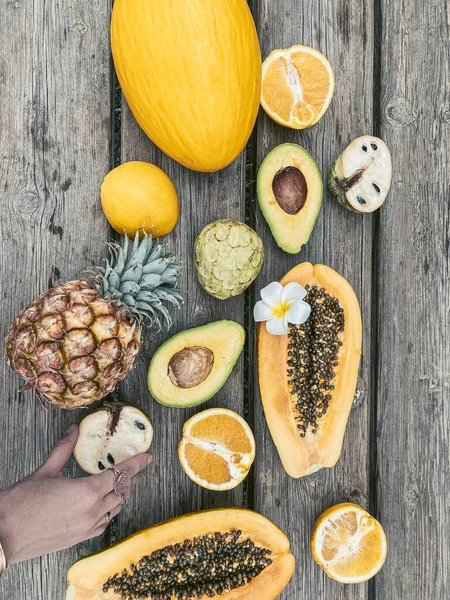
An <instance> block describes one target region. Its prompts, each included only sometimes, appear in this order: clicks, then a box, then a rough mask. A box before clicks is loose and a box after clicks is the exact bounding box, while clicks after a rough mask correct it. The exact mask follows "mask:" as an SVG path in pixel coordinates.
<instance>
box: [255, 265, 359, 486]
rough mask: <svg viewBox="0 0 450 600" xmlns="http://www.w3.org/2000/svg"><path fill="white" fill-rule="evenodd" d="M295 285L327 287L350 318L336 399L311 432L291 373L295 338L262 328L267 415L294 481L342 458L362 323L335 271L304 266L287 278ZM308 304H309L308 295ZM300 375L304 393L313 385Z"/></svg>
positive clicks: (335, 370)
mask: <svg viewBox="0 0 450 600" xmlns="http://www.w3.org/2000/svg"><path fill="white" fill-rule="evenodd" d="M290 282H297V283H299V284H300V285H302V286H303V287H305V288H306V287H307V286H309V289H311V288H314V287H317V288H319V289H323V290H324V292H325V294H326V295H327V294H329V295H331V297H333V298H335V299H337V300H338V302H339V305H340V307H341V308H342V309H343V315H344V326H343V331H340V333H339V335H338V339H339V342H341V345H340V347H339V352H338V355H337V363H338V365H337V366H332V368H333V375H334V376H333V378H332V380H331V382H330V384H332V387H333V389H327V390H326V391H325V392H324V393H325V395H327V396H329V397H330V399H329V400H328V401H327V402H328V405H327V407H326V413H325V414H323V415H322V416H320V417H319V418H318V419H317V427H312V426H311V425H309V426H308V428H307V430H306V432H305V431H303V430H302V429H299V423H302V420H301V418H302V417H301V409H299V404H298V395H297V394H296V393H294V394H293V393H291V392H292V389H293V388H292V384H291V383H290V382H292V377H293V376H292V369H291V374H288V369H289V365H288V360H289V357H288V352H289V351H290V348H288V345H289V340H290V338H289V337H288V335H271V334H269V333H268V332H267V329H266V326H265V323H261V324H260V325H259V331H258V373H259V385H260V391H261V398H262V402H263V406H264V412H265V416H266V419H267V423H268V426H269V429H270V432H271V435H272V438H273V441H274V443H275V445H276V447H277V450H278V453H279V455H280V458H281V461H282V463H283V466H284V468H285V470H286V471H287V473H288V474H289V475H290V476H291V477H294V478H298V477H303V476H305V475H309V474H311V473H314V472H315V471H318V470H319V469H321V468H323V467H332V466H334V465H335V464H336V462H337V461H338V459H339V457H340V454H341V450H342V443H343V439H344V434H345V428H346V425H347V420H348V417H349V413H350V410H351V406H352V402H353V398H354V394H355V390H356V384H357V379H358V369H359V363H360V356H361V346H362V321H361V311H360V307H359V302H358V299H357V297H356V294H355V292H354V291H353V289H352V287H351V285H350V284H349V283H348V282H347V281H346V280H345V279H344V278H343V277H342V276H341V275H339V274H338V273H337V272H336V271H334V270H333V269H331V268H330V267H327V266H325V265H312V264H311V263H301V264H299V265H297V266H296V267H294V268H293V269H291V271H289V272H288V273H287V274H286V275H285V276H284V277H283V279H282V280H281V283H282V285H286V284H288V283H290ZM305 301H306V302H308V297H306V298H305ZM310 318H312V317H310ZM297 327H298V326H297ZM309 350H310V351H311V348H309ZM309 368H310V369H311V363H310V364H309ZM296 373H297V371H296ZM299 376H300V382H301V383H300V387H301V389H303V386H308V385H311V382H310V381H308V380H305V379H304V378H303V375H302V373H301V372H300V375H299ZM330 387H331V385H330ZM313 430H314V431H315V433H313ZM302 433H303V434H304V436H302V435H301V434H302Z"/></svg>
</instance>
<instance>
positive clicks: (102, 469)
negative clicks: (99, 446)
mask: <svg viewBox="0 0 450 600" xmlns="http://www.w3.org/2000/svg"><path fill="white" fill-rule="evenodd" d="M97 466H98V468H99V469H100V471H104V470H105V468H106V467H105V465H104V464H103V463H102V462H101V461H98V465H97Z"/></svg>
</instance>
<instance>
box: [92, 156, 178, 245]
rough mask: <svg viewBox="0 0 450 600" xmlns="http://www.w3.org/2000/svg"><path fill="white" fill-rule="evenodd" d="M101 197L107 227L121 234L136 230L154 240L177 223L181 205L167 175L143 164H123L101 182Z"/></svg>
mask: <svg viewBox="0 0 450 600" xmlns="http://www.w3.org/2000/svg"><path fill="white" fill-rule="evenodd" d="M100 197H101V201H102V208H103V212H104V213H105V216H106V218H107V219H108V221H109V224H110V225H111V227H112V228H113V229H115V230H116V231H117V232H118V233H120V234H121V235H124V233H125V231H126V232H127V235H128V236H129V237H131V238H133V237H134V236H135V234H136V231H138V230H141V237H142V235H143V232H144V231H145V232H146V233H151V234H152V235H153V237H155V238H156V237H161V236H163V235H167V234H168V233H170V232H171V231H172V229H173V228H174V227H175V225H176V224H177V221H178V218H179V216H180V204H179V201H178V194H177V190H176V189H175V186H174V184H173V182H172V180H171V179H170V177H169V176H168V175H166V173H164V171H162V170H161V169H160V168H159V167H157V166H156V165H152V164H150V163H146V162H140V161H132V162H126V163H124V164H122V165H120V166H118V167H116V168H115V169H113V170H112V171H110V172H109V173H108V174H107V175H106V177H105V179H104V180H103V183H102V187H101V192H100Z"/></svg>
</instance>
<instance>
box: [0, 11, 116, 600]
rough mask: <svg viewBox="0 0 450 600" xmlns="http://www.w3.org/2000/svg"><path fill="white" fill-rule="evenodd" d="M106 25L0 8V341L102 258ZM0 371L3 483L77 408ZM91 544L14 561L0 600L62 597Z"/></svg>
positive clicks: (62, 14) (28, 466)
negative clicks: (30, 308)
mask: <svg viewBox="0 0 450 600" xmlns="http://www.w3.org/2000/svg"><path fill="white" fill-rule="evenodd" d="M109 18H110V2H109V0H108V1H106V2H100V3H94V4H93V3H92V2H90V1H88V0H79V1H78V2H76V3H73V2H67V1H61V0H58V1H56V2H45V1H44V0H34V1H33V2H25V1H23V0H14V1H8V2H4V3H2V18H1V20H0V56H1V60H0V92H1V97H2V127H1V128H0V148H1V155H0V156H1V159H0V181H1V185H2V196H1V203H2V218H1V220H0V240H1V245H0V269H1V271H0V282H1V284H0V285H1V298H2V303H1V305H0V312H1V317H0V339H2V340H3V339H4V338H5V336H6V333H7V330H8V328H9V325H10V323H12V321H13V318H14V317H15V315H16V314H17V313H18V312H19V310H20V309H21V308H23V307H25V306H26V305H27V304H28V303H29V302H30V301H32V300H33V299H34V298H35V297H36V296H37V295H38V294H39V293H41V292H43V291H45V290H46V289H47V288H48V287H49V286H52V285H54V284H56V283H57V282H62V281H66V280H70V279H71V278H76V277H78V276H80V275H82V274H83V270H84V269H85V268H86V267H88V266H89V265H91V264H96V263H98V261H100V260H101V259H102V258H103V256H104V252H105V248H104V242H105V240H106V239H107V237H108V234H109V230H108V227H107V223H106V221H105V219H104V217H103V214H102V211H101V207H100V203H99V201H98V191H99V185H100V182H101V180H102V177H103V175H104V174H105V173H106V172H107V171H108V168H109V162H110V159H109V143H110V87H109V81H110V58H109V34H108V29H109ZM2 348H3V344H2ZM0 368H1V377H0V379H1V398H2V418H1V421H0V434H1V446H2V451H1V453H0V487H5V486H7V485H10V484H12V483H13V482H14V481H16V480H17V479H19V478H21V477H23V476H25V475H27V474H28V473H30V472H31V471H32V470H33V469H35V468H36V467H37V466H38V465H39V464H40V463H41V462H42V461H43V460H44V458H45V456H46V455H47V452H48V450H49V448H50V447H51V446H52V445H53V444H54V443H55V442H56V441H57V440H58V439H59V437H60V436H61V434H62V433H63V431H64V429H65V428H66V427H67V425H68V424H69V423H71V422H73V421H78V420H80V418H81V413H69V412H67V411H61V410H59V409H57V408H53V407H51V408H50V409H49V411H48V412H45V411H44V410H43V409H42V408H41V407H40V406H39V404H38V403H37V401H36V400H35V398H34V395H33V394H32V393H30V392H27V393H26V394H23V395H19V394H18V388H19V378H18V377H17V376H16V375H14V374H13V372H12V370H11V369H9V367H8V366H7V364H6V361H5V360H2V361H1V367H0ZM71 472H72V473H75V472H76V473H78V474H79V471H75V470H74V468H72V471H71ZM99 543H100V542H99V541H98V540H97V541H95V542H91V543H86V544H82V545H80V546H79V547H78V548H77V549H72V550H69V551H66V552H62V553H59V554H58V555H51V556H48V557H45V558H42V559H36V560H33V561H30V562H27V563H24V564H21V565H17V566H13V567H12V568H11V569H10V570H9V571H8V573H7V575H6V576H5V577H4V578H2V580H1V582H0V596H1V597H2V598H24V599H25V598H26V599H31V598H32V599H33V600H48V598H63V597H64V588H65V576H66V570H67V568H68V567H69V565H70V564H71V563H72V562H73V561H74V560H75V559H76V558H78V557H80V556H82V555H84V554H86V553H88V552H92V551H94V550H95V549H97V548H98V547H99Z"/></svg>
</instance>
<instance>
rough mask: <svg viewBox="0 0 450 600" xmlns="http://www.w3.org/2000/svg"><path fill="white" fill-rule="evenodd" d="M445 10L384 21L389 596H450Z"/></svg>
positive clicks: (393, 11)
mask: <svg viewBox="0 0 450 600" xmlns="http://www.w3.org/2000/svg"><path fill="white" fill-rule="evenodd" d="M448 8H449V7H448V3H446V2H438V1H432V2H427V3H425V4H423V3H422V2H419V0H415V1H413V2H410V3H403V2H402V3H397V2H389V1H388V0H385V1H383V2H382V3H381V8H380V15H379V22H380V48H381V56H380V76H379V86H380V92H381V96H380V106H379V120H380V128H381V137H382V138H383V139H385V140H386V142H387V143H388V145H389V146H390V148H391V151H392V154H393V161H394V179H393V187H392V190H391V193H390V199H389V200H388V201H387V203H386V206H385V208H384V209H383V211H382V212H381V218H380V225H379V238H380V243H379V251H378V265H379V268H378V271H379V282H380V283H379V285H380V303H379V307H378V331H379V342H378V346H379V362H378V394H377V397H378V429H377V449H378V480H377V483H378V486H377V492H378V507H379V508H378V512H379V517H380V519H381V521H382V523H383V525H384V526H385V528H386V533H387V537H388V541H389V542H390V550H389V555H388V560H387V563H386V566H385V568H384V569H383V571H382V572H381V573H380V575H379V577H378V578H377V581H376V592H377V593H376V597H377V598H379V599H380V600H381V599H384V598H386V597H394V598H436V599H437V600H444V599H445V598H448V594H449V592H448V583H449V581H450V569H449V565H450V545H449V541H448V532H449V530H450V517H449V510H448V507H449V497H450V480H449V477H448V473H449V442H450V439H449V432H450V416H449V398H450V393H449V387H450V336H449V297H450V279H449V274H450V254H449V248H450V211H449V208H450V204H449V191H450V190H449V181H450V169H449V164H450V145H449V141H448V140H449V137H450V116H449V115H450V111H449V104H448V98H449V94H450V75H449V73H450V48H449V44H448V24H449V21H448V19H449V13H448ZM424 24H427V26H425V25H424ZM392 65H395V68H394V69H393V68H392ZM399 574H400V576H399Z"/></svg>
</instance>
